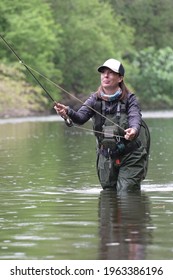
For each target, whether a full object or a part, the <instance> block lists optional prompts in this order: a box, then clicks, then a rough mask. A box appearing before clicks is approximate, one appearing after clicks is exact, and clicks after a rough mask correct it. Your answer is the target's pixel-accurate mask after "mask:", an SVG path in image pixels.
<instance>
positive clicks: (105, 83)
mask: <svg viewBox="0 0 173 280" xmlns="http://www.w3.org/2000/svg"><path fill="white" fill-rule="evenodd" d="M122 80H123V77H122V76H120V75H119V73H115V72H113V71H112V70H111V69H109V68H104V69H103V72H102V73H101V85H102V87H103V88H104V89H105V90H110V91H111V90H113V91H115V90H116V89H117V88H119V83H120V82H121V81H122Z"/></svg>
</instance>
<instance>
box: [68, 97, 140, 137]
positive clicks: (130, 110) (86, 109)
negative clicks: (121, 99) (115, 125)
mask: <svg viewBox="0 0 173 280" xmlns="http://www.w3.org/2000/svg"><path fill="white" fill-rule="evenodd" d="M97 98H98V97H97V94H96V93H93V94H91V96H90V97H89V98H88V99H87V100H86V101H85V102H84V104H83V105H82V106H81V108H80V109H79V110H78V111H77V112H76V111H74V110H73V109H72V108H70V107H69V108H68V116H69V117H70V118H71V119H72V121H73V122H74V123H76V124H79V125H82V124H84V123H85V122H87V121H88V120H89V119H90V118H92V117H93V116H94V114H95V113H96V112H95V110H94V107H95V104H96V101H97ZM117 104H118V102H117V101H105V113H106V114H114V113H115V114H116V112H117ZM141 117H142V115H141V110H140V106H139V103H138V101H137V99H136V96H135V95H134V94H132V93H128V95H127V118H128V124H129V127H130V128H134V129H136V131H137V134H138V133H139V130H140V125H141V121H142V120H141Z"/></svg>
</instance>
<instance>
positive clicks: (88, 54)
mask: <svg viewBox="0 0 173 280" xmlns="http://www.w3.org/2000/svg"><path fill="white" fill-rule="evenodd" d="M51 2H52V7H53V11H54V18H55V20H56V21H57V23H58V24H60V25H61V28H62V29H63V31H64V32H63V34H62V45H63V48H64V57H63V60H61V61H60V58H59V54H58V53H56V58H55V62H56V63H57V67H60V69H61V71H62V72H63V75H64V79H63V80H64V83H63V86H64V87H65V88H66V89H67V90H69V91H72V92H75V93H81V92H82V93H89V92H90V91H93V90H95V88H96V87H97V86H98V85H99V81H100V77H99V75H98V74H97V70H96V69H97V67H98V66H99V65H100V64H102V63H103V62H104V61H105V60H106V59H108V58H110V57H115V58H117V59H121V58H122V56H123V55H125V54H126V53H127V52H128V51H129V50H131V49H132V42H133V29H132V28H130V27H128V26H126V25H124V23H123V21H122V20H121V17H120V16H115V14H114V12H113V10H112V9H111V6H110V5H109V4H107V3H104V4H101V3H99V1H98V0H92V1H81V0H75V1H71V0H66V1H63V2H62V1H61V0H56V1H53V0H52V1H51ZM69 11H70V12H69Z"/></svg>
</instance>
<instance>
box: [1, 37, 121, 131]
mask: <svg viewBox="0 0 173 280" xmlns="http://www.w3.org/2000/svg"><path fill="white" fill-rule="evenodd" d="M0 37H1V39H2V40H3V41H4V43H5V44H6V46H7V47H8V48H9V49H10V51H11V52H12V53H13V54H14V55H15V57H16V58H17V60H18V61H19V63H21V64H22V65H23V66H24V67H25V68H26V70H27V71H28V72H29V73H30V74H31V76H32V77H33V78H34V79H35V81H36V82H37V83H38V84H39V85H40V87H41V88H42V89H43V90H44V91H45V93H46V94H47V95H48V96H49V98H50V99H51V100H52V101H53V102H54V103H55V104H56V103H57V102H56V101H55V100H54V99H53V98H52V96H51V95H50V93H49V92H48V91H47V89H46V88H45V87H44V86H43V85H42V83H41V82H40V81H39V80H38V79H37V77H36V76H35V75H34V74H33V72H34V73H37V74H38V75H39V76H41V77H42V78H44V79H45V80H47V81H48V82H49V83H51V84H53V85H54V86H55V87H57V88H58V89H60V90H62V91H63V92H65V93H67V94H68V95H70V96H71V97H73V98H74V99H76V100H77V101H79V102H80V103H82V105H84V102H83V101H82V100H80V99H79V98H77V97H76V96H75V95H73V94H71V93H70V92H68V91H67V90H65V89H64V88H62V87H61V86H59V85H58V84H57V83H55V82H53V81H52V80H50V79H49V78H48V77H46V76H45V75H43V74H41V73H40V72H38V71H37V70H35V69H33V68H32V67H30V66H29V65H27V64H26V63H24V61H23V60H22V59H21V58H20V56H19V55H18V54H17V53H16V51H15V50H14V49H13V48H12V47H11V46H10V44H9V43H8V42H7V41H6V40H5V39H4V37H3V36H2V35H1V34H0ZM32 71H33V72H32ZM85 106H86V107H87V108H89V109H91V110H92V111H94V112H95V113H97V114H99V115H100V116H102V117H103V118H105V119H107V120H108V121H109V122H111V123H112V124H114V125H116V126H117V127H119V128H120V129H121V130H122V131H123V132H124V129H123V128H122V127H121V126H119V125H118V124H116V123H114V122H113V121H112V120H110V119H109V118H107V117H106V116H104V115H103V114H101V113H100V112H98V111H97V110H95V109H94V108H92V107H91V106H89V105H87V104H85ZM64 120H65V122H66V124H67V125H68V126H72V125H73V123H72V120H71V119H70V118H69V117H68V116H66V118H65V117H64Z"/></svg>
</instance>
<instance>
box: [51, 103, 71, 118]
mask: <svg viewBox="0 0 173 280" xmlns="http://www.w3.org/2000/svg"><path fill="white" fill-rule="evenodd" d="M54 109H55V111H56V112H57V114H58V115H60V116H61V117H62V118H66V117H67V113H68V107H67V106H65V105H63V104H61V103H58V102H55V104H54Z"/></svg>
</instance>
